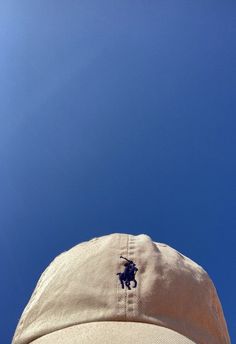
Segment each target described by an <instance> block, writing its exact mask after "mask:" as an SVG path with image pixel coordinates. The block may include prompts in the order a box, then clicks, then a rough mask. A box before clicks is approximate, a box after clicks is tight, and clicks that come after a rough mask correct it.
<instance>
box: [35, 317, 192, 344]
mask: <svg viewBox="0 0 236 344" xmlns="http://www.w3.org/2000/svg"><path fill="white" fill-rule="evenodd" d="M125 343H135V344H196V343H195V342H193V341H192V340H190V339H189V338H187V337H185V336H183V335H181V334H179V333H177V332H175V331H173V330H171V329H168V328H165V327H163V326H158V325H153V324H147V323H141V322H122V321H99V322H90V323H85V324H79V325H75V326H71V327H67V328H65V329H62V330H58V331H55V332H52V333H50V334H47V335H44V336H42V337H40V338H38V339H36V340H34V341H33V342H31V344H125Z"/></svg>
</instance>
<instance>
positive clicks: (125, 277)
mask: <svg viewBox="0 0 236 344" xmlns="http://www.w3.org/2000/svg"><path fill="white" fill-rule="evenodd" d="M120 258H123V259H125V260H126V263H125V264H124V266H125V270H124V272H118V273H117V275H119V280H120V283H121V286H122V288H123V289H124V282H125V285H126V287H127V288H128V289H129V290H131V288H130V282H131V281H134V286H133V288H136V286H137V281H136V279H135V274H136V272H137V271H138V268H136V264H135V263H134V262H133V261H132V260H128V259H127V258H125V257H122V256H120Z"/></svg>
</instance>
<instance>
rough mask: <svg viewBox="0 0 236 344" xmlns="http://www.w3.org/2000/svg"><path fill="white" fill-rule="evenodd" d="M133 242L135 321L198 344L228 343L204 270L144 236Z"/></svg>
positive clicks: (217, 302)
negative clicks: (136, 282) (136, 274)
mask: <svg viewBox="0 0 236 344" xmlns="http://www.w3.org/2000/svg"><path fill="white" fill-rule="evenodd" d="M137 240H139V241H140V242H139V245H137V250H138V251H137V252H136V256H137V265H138V266H140V270H139V279H140V283H139V286H140V287H139V303H138V307H139V315H138V319H139V321H143V322H149V323H154V324H158V325H162V326H165V327H168V328H171V329H173V330H176V331H177V332H179V333H182V334H184V335H187V336H188V337H189V338H192V339H193V340H195V341H197V342H198V343H208V344H211V343H212V344H223V343H224V344H228V343H230V340H229V337H228V332H227V327H226V326H225V320H224V317H223V312H222V309H221V305H220V301H219V299H218V296H217V294H216V291H215V288H214V286H213V284H212V282H211V280H210V278H209V276H208V274H207V273H206V272H205V270H204V269H202V267H201V266H199V265H198V264H196V263H195V262H193V261H192V260H191V259H189V258H187V257H185V256H184V255H182V254H180V253H179V252H178V251H176V250H174V249H172V248H171V247H169V246H168V245H162V244H160V245H159V244H158V243H153V242H152V240H151V238H150V237H148V236H145V235H144V236H138V237H137ZM213 295H214V300H213V299H212V296H213ZM213 305H215V306H214V307H216V308H217V310H218V311H217V313H218V317H217V318H216V317H215V315H214V313H215V312H213V308H212V306H213Z"/></svg>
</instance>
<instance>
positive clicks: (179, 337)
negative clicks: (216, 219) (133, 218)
mask: <svg viewBox="0 0 236 344" xmlns="http://www.w3.org/2000/svg"><path fill="white" fill-rule="evenodd" d="M124 343H131V344H132V343H134V344H161V343H163V344H229V343H230V338H229V335H228V331H227V325H226V322H225V318H224V314H223V310H222V306H221V303H220V300H219V298H218V295H217V291H216V289H215V287H214V284H213V282H212V280H211V279H210V277H209V275H208V274H207V272H206V271H205V270H204V269H203V268H202V267H201V266H199V265H198V264H197V263H195V262H194V261H192V260H191V259H189V258H187V257H186V256H184V255H183V254H181V253H179V252H178V251H177V250H175V249H174V248H172V247H170V246H168V245H166V244H162V243H158V242H154V241H153V240H152V239H151V237H150V236H148V235H146V234H139V235H131V234H125V233H112V234H108V235H104V236H101V237H98V238H93V239H91V240H89V241H86V242H82V243H79V244H78V245H76V246H74V247H72V248H71V249H69V250H68V251H66V252H63V253H62V254H60V255H59V256H57V257H56V258H55V259H54V260H53V261H52V262H51V263H50V265H49V266H48V267H47V269H46V270H45V271H44V272H43V274H42V275H41V277H40V279H39V281H38V283H37V285H36V287H35V290H34V292H33V294H32V296H31V298H30V300H29V302H28V304H27V305H26V307H25V309H24V311H23V313H22V316H21V318H20V320H19V323H18V325H17V328H16V330H15V334H14V337H13V341H12V344H124Z"/></svg>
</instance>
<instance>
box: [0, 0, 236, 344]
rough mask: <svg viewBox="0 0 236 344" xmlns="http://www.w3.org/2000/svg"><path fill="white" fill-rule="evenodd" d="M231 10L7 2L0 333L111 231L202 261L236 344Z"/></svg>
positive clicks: (225, 6)
mask: <svg viewBox="0 0 236 344" xmlns="http://www.w3.org/2000/svg"><path fill="white" fill-rule="evenodd" d="M235 37H236V2H235V1H233V0H221V1H219V0H214V1H213V0H196V1H192V0H179V1H176V0H172V1H170V0H165V1H164V0H160V1H156V0H155V1H154V0H153V1H152V0H150V1H144V0H142V1H140V0H137V1H130V0H126V1H122V0H119V1H118V0H117V1H113V0H102V1H93V0H92V1H87V0H86V1H85V0H82V1H75V0H73V1H72V0H71V1H68V0H67V1H65V0H61V1H55V0H49V1H48V0H47V1H43V0H38V1H37V0H36V1H29V0H28V1H24V0H22V1H17V0H15V1H14V0H5V1H1V3H0V43H1V45H0V46H1V53H0V77H1V83H0V97H1V99H0V180H1V192H0V255H1V257H0V258H1V268H2V273H1V276H2V283H1V285H0V291H1V314H0V324H1V325H0V333H1V334H0V336H1V339H0V341H1V343H3V344H7V343H10V341H11V338H12V336H13V333H14V330H15V326H16V324H17V322H18V319H19V317H20V315H21V313H22V311H23V308H24V307H25V305H26V303H27V302H28V299H29V297H30V295H31V293H32V291H33V289H34V287H35V284H36V282H37V280H38V278H39V276H40V274H41V273H42V271H43V270H44V269H45V268H46V266H47V265H48V264H49V263H50V261H51V260H52V259H53V258H54V257H55V256H56V255H58V254H59V253H61V252H62V251H65V250H67V249H69V248H70V247H72V246H74V245H76V244H77V243H79V242H81V241H84V240H89V239H91V238H93V237H97V236H100V235H105V234H108V233H112V232H124V233H131V234H139V233H145V234H148V235H150V236H151V237H152V238H153V240H155V241H158V242H164V243H166V244H168V245H170V246H173V247H175V248H176V249H177V250H179V251H181V252H182V253H183V254H185V255H186V256H188V257H190V258H192V259H193V260H195V261H197V262H198V263H199V264H200V265H202V266H203V267H204V269H206V270H207V271H208V273H209V275H210V276H211V278H212V280H213V282H214V283H215V286H216V288H217V291H218V294H219V297H220V299H221V302H222V305H223V309H224V314H225V317H226V321H227V323H228V327H229V332H230V335H231V340H232V343H236V301H235V284H236V278H235V270H236V253H235V247H236V178H235V176H236V154H235V148H236V63H235V61H236V38H235Z"/></svg>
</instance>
